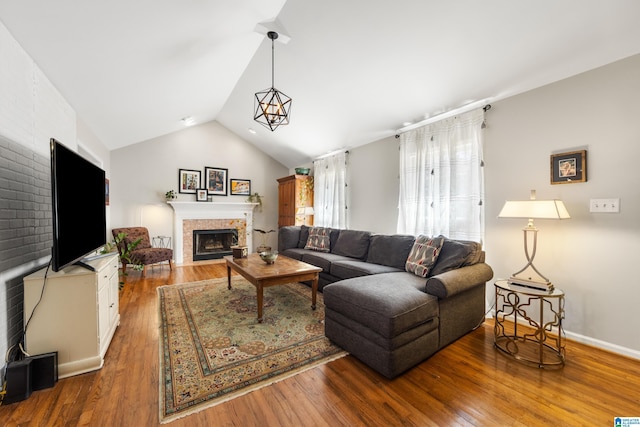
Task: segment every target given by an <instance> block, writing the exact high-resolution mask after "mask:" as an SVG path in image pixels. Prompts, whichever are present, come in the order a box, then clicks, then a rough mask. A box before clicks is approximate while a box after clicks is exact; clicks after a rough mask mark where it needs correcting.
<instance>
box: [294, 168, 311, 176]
mask: <svg viewBox="0 0 640 427" xmlns="http://www.w3.org/2000/svg"><path fill="white" fill-rule="evenodd" d="M310 171H311V169H310V168H296V175H309V172H310Z"/></svg>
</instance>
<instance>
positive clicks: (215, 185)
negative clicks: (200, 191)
mask: <svg viewBox="0 0 640 427" xmlns="http://www.w3.org/2000/svg"><path fill="white" fill-rule="evenodd" d="M227 173H228V169H225V168H212V167H209V166H207V167H205V168H204V186H205V188H206V189H207V193H209V194H210V195H213V196H226V195H227Z"/></svg>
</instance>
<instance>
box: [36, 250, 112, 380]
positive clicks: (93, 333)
mask: <svg viewBox="0 0 640 427" xmlns="http://www.w3.org/2000/svg"><path fill="white" fill-rule="evenodd" d="M85 262H86V263H87V264H89V265H90V266H92V267H93V268H94V269H95V271H91V270H88V269H86V268H84V267H78V266H71V267H67V268H65V269H62V270H61V271H58V272H54V271H53V270H49V273H48V276H47V279H46V284H45V282H44V275H45V271H46V267H45V268H43V269H41V270H38V271H36V272H35V273H33V274H30V275H29V276H27V277H25V278H24V322H25V325H26V324H27V321H28V320H29V316H30V315H31V312H32V311H33V308H34V307H35V305H36V304H37V303H38V300H39V299H40V294H41V292H42V287H43V285H44V286H45V289H44V294H43V295H42V301H41V302H40V304H39V305H38V307H37V308H36V310H35V312H34V314H33V318H32V319H31V322H30V323H29V326H28V329H27V333H26V337H25V346H26V348H25V350H26V351H27V353H29V354H31V355H37V354H43V353H49V352H52V351H57V352H58V377H59V378H65V377H69V376H72V375H77V374H82V373H85V372H90V371H95V370H97V369H100V368H102V365H103V364H104V355H105V353H106V352H107V349H108V348H109V344H110V343H111V339H112V338H113V335H114V333H115V332H116V327H117V326H118V325H119V324H120V310H119V303H118V297H119V295H118V282H119V278H118V255H117V254H115V253H114V254H110V255H107V256H104V257H99V258H96V259H94V260H91V261H85Z"/></svg>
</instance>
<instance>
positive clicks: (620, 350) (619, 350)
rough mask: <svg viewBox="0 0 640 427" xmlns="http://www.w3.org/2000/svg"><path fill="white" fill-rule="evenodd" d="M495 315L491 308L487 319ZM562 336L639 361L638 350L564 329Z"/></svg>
mask: <svg viewBox="0 0 640 427" xmlns="http://www.w3.org/2000/svg"><path fill="white" fill-rule="evenodd" d="M495 314H496V312H495V308H493V307H492V308H491V310H490V311H489V312H488V313H487V318H489V319H493V318H495ZM518 323H520V324H522V325H523V326H527V327H528V326H530V325H529V324H528V323H526V322H524V321H518ZM552 332H553V333H554V334H557V333H558V328H553V330H552ZM564 336H565V338H567V339H569V340H571V341H575V342H579V343H581V344H584V345H588V346H591V347H595V348H598V349H600V350H605V351H609V352H611V353H615V354H619V355H621V356H627V357H630V358H632V359H637V360H640V351H638V350H634V349H631V348H627V347H623V346H621V345H617V344H613V343H610V342H607V341H602V340H599V339H596V338H591V337H587V336H585V335H580V334H577V333H575V332H571V331H567V330H566V329H565V331H564ZM568 357H569V356H568Z"/></svg>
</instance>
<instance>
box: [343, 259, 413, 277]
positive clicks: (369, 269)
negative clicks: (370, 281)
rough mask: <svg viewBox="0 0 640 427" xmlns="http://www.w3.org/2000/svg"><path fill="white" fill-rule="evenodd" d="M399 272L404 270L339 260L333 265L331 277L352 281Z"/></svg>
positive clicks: (356, 261)
mask: <svg viewBox="0 0 640 427" xmlns="http://www.w3.org/2000/svg"><path fill="white" fill-rule="evenodd" d="M398 271H404V270H401V269H399V268H394V267H389V266H386V265H381V264H374V263H371V262H365V261H358V260H346V261H345V260H337V261H334V262H332V263H331V275H332V276H335V277H338V278H340V279H351V278H352V277H360V276H368V275H370V274H380V273H392V272H398Z"/></svg>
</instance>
